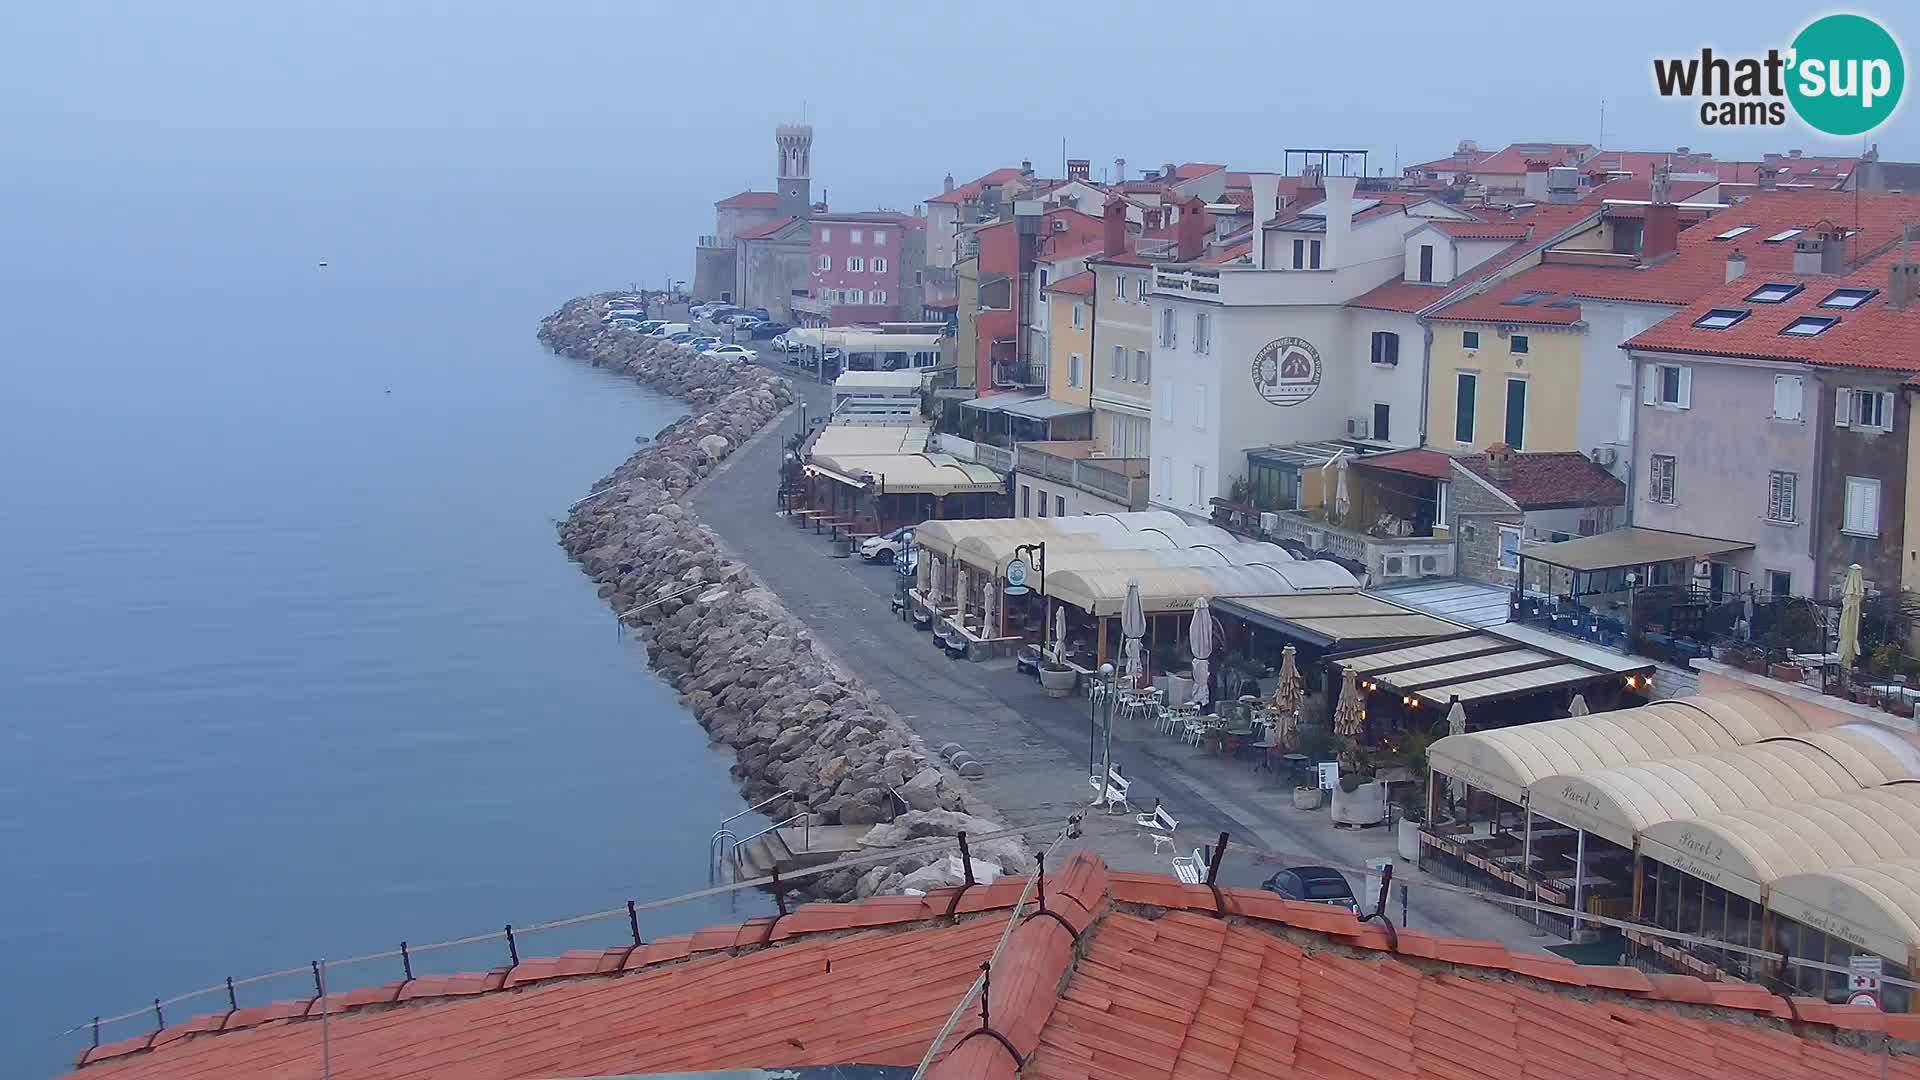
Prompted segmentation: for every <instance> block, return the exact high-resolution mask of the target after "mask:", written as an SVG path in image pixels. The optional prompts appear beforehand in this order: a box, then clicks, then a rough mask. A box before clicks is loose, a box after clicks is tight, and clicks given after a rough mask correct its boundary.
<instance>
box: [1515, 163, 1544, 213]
mask: <svg viewBox="0 0 1920 1080" xmlns="http://www.w3.org/2000/svg"><path fill="white" fill-rule="evenodd" d="M1521 194H1522V195H1524V196H1525V197H1526V199H1527V201H1528V202H1537V203H1543V202H1546V201H1547V163H1546V162H1544V161H1536V160H1534V159H1533V158H1528V159H1527V179H1526V181H1525V183H1524V184H1523V185H1522V187H1521Z"/></svg>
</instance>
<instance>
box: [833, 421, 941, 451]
mask: <svg viewBox="0 0 1920 1080" xmlns="http://www.w3.org/2000/svg"><path fill="white" fill-rule="evenodd" d="M932 431H933V429H932V428H929V427H928V426H927V425H925V424H828V425H827V426H826V427H823V428H821V429H820V434H818V435H816V436H814V440H813V445H812V446H811V447H809V448H808V454H809V455H810V456H811V457H821V456H826V457H833V456H835V455H837V454H920V453H925V452H926V449H927V439H928V438H929V437H930V435H931V434H932Z"/></svg>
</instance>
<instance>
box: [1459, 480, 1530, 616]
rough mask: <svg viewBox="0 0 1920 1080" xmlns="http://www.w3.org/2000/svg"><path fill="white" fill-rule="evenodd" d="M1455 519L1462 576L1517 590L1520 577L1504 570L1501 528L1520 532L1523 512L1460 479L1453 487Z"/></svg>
mask: <svg viewBox="0 0 1920 1080" xmlns="http://www.w3.org/2000/svg"><path fill="white" fill-rule="evenodd" d="M1453 517H1454V521H1453V535H1454V537H1455V538H1456V539H1455V546H1456V549H1457V550H1458V552H1459V557H1458V558H1457V559H1456V560H1455V567H1456V569H1457V570H1458V572H1459V574H1460V576H1461V577H1466V578H1472V579H1473V580H1475V581H1484V582H1487V583H1488V584H1492V585H1499V586H1502V587H1505V588H1509V589H1511V588H1513V585H1514V582H1515V581H1517V580H1519V575H1518V574H1516V573H1515V572H1513V571H1512V570H1503V569H1501V568H1500V526H1502V525H1511V526H1514V527H1515V528H1518V527H1519V526H1520V525H1521V523H1522V521H1523V518H1522V516H1521V514H1520V511H1518V510H1515V509H1514V508H1513V505H1512V504H1511V503H1508V502H1507V501H1506V500H1504V499H1502V498H1501V497H1500V496H1498V495H1496V494H1494V493H1493V492H1491V491H1489V490H1487V488H1486V487H1485V486H1483V485H1481V484H1478V483H1475V482H1474V481H1472V480H1469V479H1460V480H1457V481H1456V482H1455V483H1454V485H1453ZM1469 533H1471V534H1472V535H1471V536H1469V535H1468V534H1469Z"/></svg>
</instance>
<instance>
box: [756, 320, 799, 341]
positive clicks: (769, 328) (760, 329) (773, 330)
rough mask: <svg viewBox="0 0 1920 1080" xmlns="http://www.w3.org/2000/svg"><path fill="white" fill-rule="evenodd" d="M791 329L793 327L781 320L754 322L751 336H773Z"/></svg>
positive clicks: (757, 337)
mask: <svg viewBox="0 0 1920 1080" xmlns="http://www.w3.org/2000/svg"><path fill="white" fill-rule="evenodd" d="M791 329H793V328H792V327H790V326H788V325H787V324H786V323H781V322H762V323H756V324H755V325H754V328H753V337H754V339H755V340H762V339H768V338H775V337H778V336H780V335H781V334H784V333H786V332H787V331H788V330H791Z"/></svg>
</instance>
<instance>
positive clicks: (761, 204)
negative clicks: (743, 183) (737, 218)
mask: <svg viewBox="0 0 1920 1080" xmlns="http://www.w3.org/2000/svg"><path fill="white" fill-rule="evenodd" d="M713 205H715V206H718V207H723V208H726V209H730V210H771V209H773V208H774V207H776V206H779V205H780V193H779V192H777V191H743V192H741V193H740V194H738V195H729V196H727V197H726V198H724V199H721V200H720V201H719V202H717V203H714V204H713Z"/></svg>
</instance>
